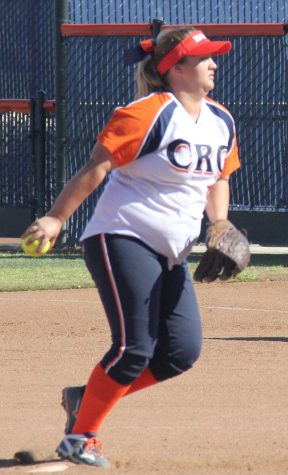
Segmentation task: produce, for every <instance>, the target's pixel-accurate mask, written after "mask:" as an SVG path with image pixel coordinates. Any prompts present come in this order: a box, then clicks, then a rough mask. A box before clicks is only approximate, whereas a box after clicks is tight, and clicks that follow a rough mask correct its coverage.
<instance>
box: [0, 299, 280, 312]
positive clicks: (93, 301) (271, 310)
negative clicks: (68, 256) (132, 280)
mask: <svg viewBox="0 0 288 475" xmlns="http://www.w3.org/2000/svg"><path fill="white" fill-rule="evenodd" d="M33 300H38V298H37V299H33V298H31V297H29V298H13V297H12V298H11V297H0V301H6V302H9V301H13V302H33ZM45 300H46V302H63V303H64V302H67V303H81V304H90V305H94V304H97V305H100V304H101V305H102V302H101V300H82V299H45ZM201 308H208V309H212V310H213V309H215V310H217V309H218V310H225V311H233V312H238V311H243V312H274V313H281V314H282V313H283V314H288V310H278V309H274V308H254V307H234V306H233V307H232V306H231V307H227V306H224V305H223V306H222V305H201Z"/></svg>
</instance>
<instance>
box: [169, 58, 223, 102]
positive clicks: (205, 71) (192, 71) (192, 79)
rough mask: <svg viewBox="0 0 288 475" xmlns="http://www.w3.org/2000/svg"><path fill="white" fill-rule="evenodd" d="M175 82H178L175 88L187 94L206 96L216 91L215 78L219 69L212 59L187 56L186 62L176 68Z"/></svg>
mask: <svg viewBox="0 0 288 475" xmlns="http://www.w3.org/2000/svg"><path fill="white" fill-rule="evenodd" d="M173 68H175V71H174V73H176V74H173V80H174V81H175V80H176V84H174V87H176V88H178V87H181V89H182V90H183V91H185V92H188V93H189V92H191V93H196V94H200V95H201V96H202V95H203V96H205V95H206V94H208V92H210V91H212V89H214V76H215V71H216V69H217V65H216V63H215V62H214V61H213V59H212V58H211V57H207V58H193V57H192V56H187V57H186V60H185V62H183V63H178V64H176V65H175V66H173Z"/></svg>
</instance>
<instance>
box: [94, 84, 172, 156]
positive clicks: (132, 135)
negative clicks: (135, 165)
mask: <svg viewBox="0 0 288 475" xmlns="http://www.w3.org/2000/svg"><path fill="white" fill-rule="evenodd" d="M168 101H170V97H169V96H168V95H167V94H166V93H155V94H151V95H150V96H147V97H144V98H142V99H139V100H138V101H135V102H132V103H131V104H129V105H128V106H124V107H119V108H118V109H116V110H115V112H114V113H113V115H112V117H111V119H110V121H109V122H108V123H107V125H106V127H104V129H103V130H102V131H101V132H100V134H99V135H98V137H97V139H98V140H99V141H100V142H101V143H102V145H103V146H104V147H106V148H107V150H108V151H109V152H110V153H111V155H112V156H113V157H114V159H115V160H116V162H117V163H118V164H119V165H124V164H125V163H128V162H130V161H132V160H135V158H137V156H138V154H139V152H140V151H141V147H142V144H143V143H144V141H145V138H146V136H147V134H148V133H149V130H150V129H151V127H152V125H153V123H154V121H155V120H156V118H157V116H158V114H159V111H161V108H162V106H164V105H165V104H166V103H167V102H168Z"/></svg>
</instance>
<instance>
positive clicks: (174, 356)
mask: <svg viewBox="0 0 288 475" xmlns="http://www.w3.org/2000/svg"><path fill="white" fill-rule="evenodd" d="M201 343H202V342H201V340H200V339H199V340H198V341H197V343H194V344H193V345H192V344H191V345H185V346H183V345H182V346H181V347H179V348H178V349H177V350H176V349H175V350H174V351H173V352H170V353H169V352H168V353H165V352H162V351H157V350H156V351H155V355H154V357H153V359H152V361H151V363H150V368H151V370H152V372H153V373H154V375H155V377H156V378H157V379H158V380H159V381H164V380H165V379H169V378H173V377H174V376H178V375H180V374H182V373H184V372H185V371H188V370H189V369H191V368H192V366H193V365H194V363H195V362H196V361H197V360H198V358H199V356H200V354H201V347H202V344H201Z"/></svg>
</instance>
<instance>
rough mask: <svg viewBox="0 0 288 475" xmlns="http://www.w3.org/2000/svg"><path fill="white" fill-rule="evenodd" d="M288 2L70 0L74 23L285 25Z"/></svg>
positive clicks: (269, 0)
mask: <svg viewBox="0 0 288 475" xmlns="http://www.w3.org/2000/svg"><path fill="white" fill-rule="evenodd" d="M287 16H288V4H287V1H286V0H265V1H263V0H262V1H258V0H245V1H242V0H221V1H219V0H146V1H145V2H143V0H121V1H119V0H108V1H107V0H82V1H79V0H70V2H69V19H70V21H71V22H72V23H151V22H152V20H153V19H154V18H164V19H165V21H166V22H167V23H171V24H173V23H178V24H180V23H188V24H191V23H285V21H287Z"/></svg>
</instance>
